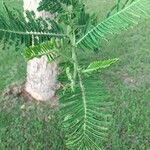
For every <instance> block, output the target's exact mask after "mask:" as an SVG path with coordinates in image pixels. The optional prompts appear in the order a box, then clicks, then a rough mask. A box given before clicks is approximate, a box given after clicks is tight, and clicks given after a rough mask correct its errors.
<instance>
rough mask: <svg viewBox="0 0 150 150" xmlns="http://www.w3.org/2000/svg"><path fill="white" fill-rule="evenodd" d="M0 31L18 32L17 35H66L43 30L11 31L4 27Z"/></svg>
mask: <svg viewBox="0 0 150 150" xmlns="http://www.w3.org/2000/svg"><path fill="white" fill-rule="evenodd" d="M0 31H1V32H8V33H14V34H19V35H31V36H32V35H34V36H43V35H44V36H56V37H65V36H66V35H64V34H55V33H45V32H27V31H25V32H22V31H13V30H5V29H0Z"/></svg>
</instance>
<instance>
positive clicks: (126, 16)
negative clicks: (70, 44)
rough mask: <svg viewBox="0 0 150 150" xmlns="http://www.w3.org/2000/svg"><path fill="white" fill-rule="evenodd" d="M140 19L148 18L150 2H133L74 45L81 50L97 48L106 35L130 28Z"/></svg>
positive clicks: (146, 0)
mask: <svg viewBox="0 0 150 150" xmlns="http://www.w3.org/2000/svg"><path fill="white" fill-rule="evenodd" d="M141 18H150V0H135V1H134V2H132V3H131V4H130V5H128V6H127V7H125V8H124V9H122V10H120V11H118V12H117V13H116V14H114V15H112V16H111V17H109V18H107V19H106V20H104V21H103V22H102V23H100V24H98V25H97V26H96V27H94V28H92V29H91V30H89V31H88V33H87V34H85V35H84V36H83V37H82V38H81V39H79V40H78V41H77V42H76V44H77V45H78V46H79V47H80V48H82V49H85V48H86V49H94V48H97V47H98V41H99V40H100V39H106V36H107V35H108V33H110V34H114V33H119V32H120V30H123V29H127V28H129V27H132V26H133V25H134V24H137V23H138V22H139V20H140V19H141Z"/></svg>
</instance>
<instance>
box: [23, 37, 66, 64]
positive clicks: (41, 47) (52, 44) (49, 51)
mask: <svg viewBox="0 0 150 150" xmlns="http://www.w3.org/2000/svg"><path fill="white" fill-rule="evenodd" d="M62 45H63V40H62V39H55V38H52V39H51V40H49V41H48V42H45V43H42V44H38V45H36V46H30V47H28V48H26V49H25V50H24V53H23V56H24V57H25V59H27V60H29V59H32V58H34V57H41V56H43V55H46V56H47V57H48V59H49V61H51V60H54V59H55V58H57V57H58V56H59V53H58V50H59V49H60V48H62Z"/></svg>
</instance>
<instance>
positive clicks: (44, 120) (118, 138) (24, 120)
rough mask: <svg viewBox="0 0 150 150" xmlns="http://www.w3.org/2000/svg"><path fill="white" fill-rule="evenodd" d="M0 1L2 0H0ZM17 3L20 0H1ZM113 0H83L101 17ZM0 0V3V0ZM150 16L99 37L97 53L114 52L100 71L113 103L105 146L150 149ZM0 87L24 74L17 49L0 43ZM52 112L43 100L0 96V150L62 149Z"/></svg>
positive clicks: (118, 149)
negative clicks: (105, 39) (4, 47)
mask: <svg viewBox="0 0 150 150" xmlns="http://www.w3.org/2000/svg"><path fill="white" fill-rule="evenodd" d="M1 1H2V0H1ZM5 1H6V4H8V5H9V6H13V5H14V6H16V7H17V8H19V9H20V8H21V7H20V6H21V5H22V2H21V0H9V1H8V0H5ZM112 3H113V0H110V1H109V2H107V1H106V0H101V1H99V0H93V1H90V0H86V4H87V9H88V11H90V12H92V11H96V12H98V13H99V14H100V15H99V18H100V20H101V19H102V18H105V16H106V13H107V12H108V11H109V9H110V8H111V5H112ZM0 6H1V5H0ZM149 26H150V21H149V20H144V22H143V21H142V22H141V23H140V24H139V25H137V26H136V27H135V28H134V29H129V30H128V31H124V32H123V33H121V34H120V35H114V36H110V37H109V42H108V43H106V42H104V43H103V42H102V43H101V47H100V50H99V54H98V58H101V59H106V58H116V57H117V58H119V59H120V60H119V62H118V63H117V64H115V65H113V67H111V68H109V69H108V70H104V71H103V72H102V73H101V74H100V77H101V79H102V80H103V81H104V83H105V86H106V88H107V89H108V92H109V93H110V97H111V99H112V100H113V101H114V103H115V108H114V113H113V114H114V121H113V124H112V126H111V129H110V136H109V139H108V141H107V143H105V146H104V149H106V150H149V149H150V145H149V143H150V117H149V116H150V109H149V108H150V75H149V74H150V44H149V43H150V34H149V33H150V28H149ZM0 54H1V55H0V92H2V91H4V90H5V89H6V88H7V87H8V86H9V85H11V84H15V83H16V84H18V83H22V82H24V80H25V66H26V62H25V60H24V59H23V57H22V56H21V51H15V49H14V48H13V47H11V48H10V49H8V50H2V49H1V48H0ZM58 121H59V120H58V118H57V116H56V114H55V112H54V110H51V109H50V106H49V104H48V105H47V104H46V103H38V102H35V101H25V100H23V99H18V98H15V97H14V96H13V95H12V96H2V95H1V96H0V150H16V149H17V150H49V149H50V150H62V149H65V148H64V147H63V138H62V135H61V134H60V129H59V127H58Z"/></svg>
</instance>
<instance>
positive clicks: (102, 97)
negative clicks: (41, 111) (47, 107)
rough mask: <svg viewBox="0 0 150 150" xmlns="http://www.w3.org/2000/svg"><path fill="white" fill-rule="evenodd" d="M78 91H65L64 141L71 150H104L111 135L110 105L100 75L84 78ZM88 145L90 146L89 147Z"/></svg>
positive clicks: (62, 102) (62, 114) (78, 85)
mask: <svg viewBox="0 0 150 150" xmlns="http://www.w3.org/2000/svg"><path fill="white" fill-rule="evenodd" d="M79 80H82V85H81V82H80V81H79V83H78V84H77V85H76V87H75V91H74V92H73V91H72V90H69V89H68V90H66V92H65V93H64V94H63V96H62V97H61V98H60V103H61V105H62V110H61V116H62V118H63V123H62V125H63V127H64V132H65V135H66V136H65V140H66V145H67V147H68V149H70V150H75V149H76V150H87V149H90V150H101V148H100V147H101V142H102V141H103V140H105V139H106V138H107V136H108V132H107V131H108V127H109V125H110V123H111V113H110V112H111V111H110V110H111V106H112V105H113V103H112V102H111V101H109V99H108V95H107V93H106V91H105V89H104V88H103V86H102V84H101V82H99V81H98V76H95V77H88V78H87V77H86V78H85V77H82V79H81V78H79ZM87 147H88V148H87Z"/></svg>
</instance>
